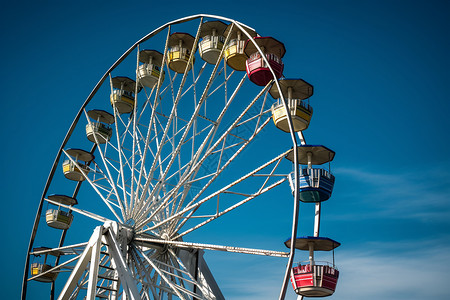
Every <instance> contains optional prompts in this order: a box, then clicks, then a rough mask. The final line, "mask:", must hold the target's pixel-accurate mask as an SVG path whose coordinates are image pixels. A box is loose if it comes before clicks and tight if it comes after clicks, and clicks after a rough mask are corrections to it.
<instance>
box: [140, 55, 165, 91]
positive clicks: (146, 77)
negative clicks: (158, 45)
mask: <svg viewBox="0 0 450 300" xmlns="http://www.w3.org/2000/svg"><path fill="white" fill-rule="evenodd" d="M139 61H140V62H141V64H140V65H139V68H138V71H137V72H138V77H139V83H140V84H141V85H143V86H146V87H148V88H151V89H152V88H153V87H154V86H155V85H156V84H157V83H158V81H160V82H161V83H162V82H163V81H164V71H163V70H162V61H163V54H162V53H160V52H158V51H156V50H142V51H140V52H139ZM160 77H161V79H159V78H160Z"/></svg>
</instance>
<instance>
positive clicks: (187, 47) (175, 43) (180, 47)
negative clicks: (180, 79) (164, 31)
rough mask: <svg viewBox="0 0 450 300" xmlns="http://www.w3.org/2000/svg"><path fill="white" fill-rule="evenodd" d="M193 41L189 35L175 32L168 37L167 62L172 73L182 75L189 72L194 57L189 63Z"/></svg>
mask: <svg viewBox="0 0 450 300" xmlns="http://www.w3.org/2000/svg"><path fill="white" fill-rule="evenodd" d="M194 41H195V38H194V37H193V36H192V35H190V34H189V33H184V32H175V33H172V34H171V35H170V37H169V44H168V46H169V51H168V58H167V62H168V64H169V68H170V69H171V70H172V71H174V72H176V73H180V74H184V72H185V71H189V70H191V68H192V65H193V64H194V61H195V56H193V57H192V60H191V62H190V63H189V59H190V57H191V54H192V55H194V53H191V51H192V47H193V46H194Z"/></svg>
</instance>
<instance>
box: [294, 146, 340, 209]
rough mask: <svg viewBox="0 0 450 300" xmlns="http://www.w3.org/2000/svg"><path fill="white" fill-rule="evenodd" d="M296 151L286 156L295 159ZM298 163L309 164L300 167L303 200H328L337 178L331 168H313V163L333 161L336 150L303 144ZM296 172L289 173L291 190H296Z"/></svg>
mask: <svg viewBox="0 0 450 300" xmlns="http://www.w3.org/2000/svg"><path fill="white" fill-rule="evenodd" d="M293 153H294V151H291V152H289V153H288V154H287V156H286V158H287V159H289V160H291V161H294V155H293ZM297 154H298V163H299V164H301V165H307V167H303V166H302V168H301V169H300V173H299V180H300V185H299V197H300V201H302V202H322V201H325V200H328V199H329V198H330V197H331V193H332V192H333V187H334V181H335V178H334V176H333V174H331V172H330V171H329V170H325V169H323V168H313V167H312V166H313V165H321V164H324V163H327V162H331V161H332V160H333V158H334V155H335V152H334V151H333V150H330V149H328V148H327V147H325V146H322V145H301V146H299V147H298V148H297ZM294 175H295V174H294V173H291V174H289V184H290V186H291V190H292V192H293V193H294V191H295V176H294Z"/></svg>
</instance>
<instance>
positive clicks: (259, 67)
mask: <svg viewBox="0 0 450 300" xmlns="http://www.w3.org/2000/svg"><path fill="white" fill-rule="evenodd" d="M255 44H256V45H257V46H258V47H259V49H261V52H262V53H260V51H259V50H258V48H257V47H256V45H255ZM244 52H245V54H246V55H247V56H248V59H247V61H246V62H245V67H246V70H247V75H248V78H249V79H250V81H251V82H253V83H254V84H256V85H259V86H265V85H267V84H268V83H269V82H270V81H271V80H272V79H274V77H273V75H272V72H271V70H270V67H271V68H272V70H273V72H274V74H275V77H276V79H278V78H280V77H281V76H282V75H283V69H284V65H283V62H282V60H281V59H282V58H283V56H284V54H285V53H286V49H285V48H284V44H283V43H281V42H279V41H277V40H276V39H274V38H272V37H255V38H253V40H248V41H247V42H246V44H245V48H244ZM264 57H265V58H266V59H267V62H268V64H267V63H266V61H265V60H264ZM269 66H270V67H269Z"/></svg>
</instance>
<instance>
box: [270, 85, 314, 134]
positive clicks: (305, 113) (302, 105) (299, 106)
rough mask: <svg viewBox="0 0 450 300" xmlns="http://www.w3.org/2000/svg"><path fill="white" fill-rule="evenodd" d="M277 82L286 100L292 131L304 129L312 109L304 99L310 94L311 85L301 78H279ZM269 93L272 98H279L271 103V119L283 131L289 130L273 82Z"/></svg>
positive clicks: (278, 93) (306, 126)
mask: <svg viewBox="0 0 450 300" xmlns="http://www.w3.org/2000/svg"><path fill="white" fill-rule="evenodd" d="M278 83H279V85H280V89H281V94H282V95H283V96H284V97H285V99H286V100H287V103H288V111H289V114H290V116H291V119H292V124H293V126H294V131H295V132H297V131H302V130H305V129H306V128H308V126H309V122H310V121H311V116H312V113H313V110H312V107H311V106H310V105H309V104H308V103H306V102H305V101H304V100H305V99H308V98H309V97H311V96H312V94H313V86H312V85H310V84H309V83H307V82H306V81H304V80H302V79H281V80H279V81H278ZM270 95H271V96H272V97H273V98H274V99H279V100H278V101H277V102H276V103H274V104H273V105H272V119H273V122H274V123H275V126H276V127H277V128H278V129H281V130H283V131H284V132H289V126H288V115H287V113H286V109H285V107H284V103H283V101H281V99H280V98H281V96H280V92H279V91H278V88H277V86H276V85H275V84H274V85H273V86H272V88H271V89H270Z"/></svg>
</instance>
